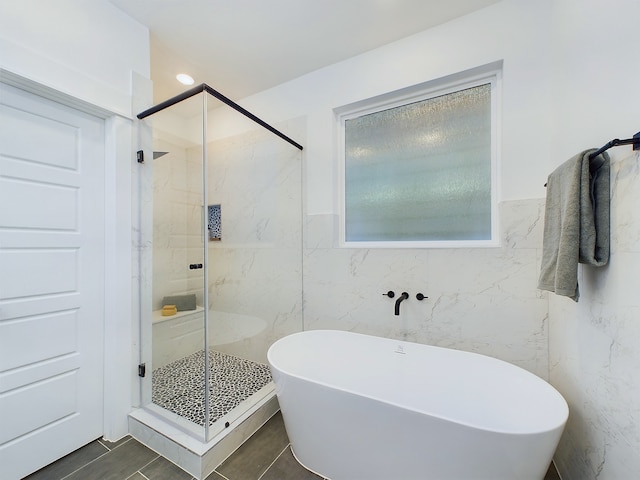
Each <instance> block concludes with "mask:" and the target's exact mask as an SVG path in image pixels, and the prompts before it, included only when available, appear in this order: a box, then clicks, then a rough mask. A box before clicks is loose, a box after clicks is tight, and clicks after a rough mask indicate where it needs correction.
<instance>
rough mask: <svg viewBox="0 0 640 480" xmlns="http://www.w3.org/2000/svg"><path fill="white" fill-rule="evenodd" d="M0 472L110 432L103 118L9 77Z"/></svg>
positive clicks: (3, 134)
mask: <svg viewBox="0 0 640 480" xmlns="http://www.w3.org/2000/svg"><path fill="white" fill-rule="evenodd" d="M0 206H1V207H0V478H2V479H17V478H21V477H23V476H25V475H27V474H29V473H31V472H33V471H35V470H37V469H39V468H41V467H43V466H45V465H47V464H48V463H50V462H52V461H54V460H56V459H58V458H60V457H62V456H64V455H66V454H68V453H70V452H72V451H73V450H75V449H77V448H79V447H81V446H82V445H84V444H86V443H88V442H90V441H91V440H94V439H95V438H97V437H100V436H101V435H102V428H103V386H102V383H103V338H102V330H103V327H104V218H105V217H104V121H103V120H101V119H99V118H96V117H93V116H91V115H88V114H85V113H82V112H79V111H76V110H74V109H72V108H69V107H66V106H63V105H60V104H58V103H55V102H52V101H49V100H46V99H43V98H41V97H38V96H36V95H32V94H29V93H26V92H24V91H22V90H19V89H16V88H13V87H10V86H7V85H5V84H2V83H0Z"/></svg>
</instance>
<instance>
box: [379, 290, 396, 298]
mask: <svg viewBox="0 0 640 480" xmlns="http://www.w3.org/2000/svg"><path fill="white" fill-rule="evenodd" d="M382 295H386V296H387V297H389V298H393V297H395V296H396V294H395V293H393V290H389V291H388V292H387V293H383V294H382Z"/></svg>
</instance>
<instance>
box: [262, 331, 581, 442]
mask: <svg viewBox="0 0 640 480" xmlns="http://www.w3.org/2000/svg"><path fill="white" fill-rule="evenodd" d="M313 332H329V333H332V332H334V333H335V332H337V333H339V334H347V335H356V336H362V337H373V338H378V339H384V340H388V341H390V342H400V343H406V344H413V345H419V346H421V347H425V348H431V349H435V350H447V351H454V352H459V353H461V354H463V355H467V356H478V357H484V358H488V359H490V360H491V361H496V362H498V363H499V364H505V365H507V366H508V368H515V369H518V370H519V371H521V372H523V374H524V375H526V376H530V377H531V378H532V379H533V381H535V382H537V383H540V382H541V385H542V386H543V387H544V388H545V389H547V390H548V391H549V392H550V393H551V395H553V396H554V397H555V398H556V399H557V400H558V407H559V408H561V409H562V412H558V413H557V416H558V417H559V420H560V418H562V419H563V420H562V421H559V422H558V423H557V424H556V425H553V426H549V427H548V428H541V429H527V430H526V431H523V430H507V429H500V428H490V427H488V426H486V425H481V424H474V423H472V422H469V421H463V420H460V419H458V418H453V417H452V416H448V415H444V414H441V413H435V412H433V411H428V410H426V409H419V408H415V407H413V406H411V405H407V404H402V403H399V402H395V401H391V400H389V399H385V398H380V397H379V396H375V395H365V394H363V393H362V392H358V391H356V390H354V389H349V388H344V387H340V386H337V385H335V384H330V383H327V382H325V381H320V380H317V379H312V378H309V377H308V376H304V375H300V374H297V373H292V372H289V371H286V370H282V369H281V368H279V367H278V366H277V365H275V364H274V363H273V361H272V349H274V347H275V346H276V345H277V344H278V343H280V342H283V341H284V340H285V339H287V338H289V337H295V336H301V335H304V334H312V333H313ZM283 343H284V342H283ZM267 363H268V365H269V367H270V368H271V369H272V377H273V381H274V383H275V385H276V392H278V384H277V382H276V375H275V374H274V372H273V370H274V369H275V370H277V372H279V373H282V374H283V375H287V376H289V377H292V378H296V379H298V380H300V381H304V382H310V383H314V384H317V385H321V386H323V387H325V388H329V389H335V390H339V391H341V392H344V393H348V394H351V395H356V396H360V397H365V398H367V399H369V400H372V401H376V402H381V403H384V404H386V405H390V406H393V407H396V408H401V409H405V410H409V411H412V412H415V413H418V414H421V415H429V416H432V417H434V418H438V419H440V420H443V421H446V422H452V423H456V424H459V425H462V426H465V427H467V428H472V429H476V430H479V431H483V432H492V433H496V434H504V435H544V434H547V433H551V432H554V431H556V430H558V429H559V430H560V431H562V430H563V429H564V427H565V425H566V423H567V421H568V418H569V406H568V404H567V401H566V400H565V398H564V397H563V396H562V394H561V393H560V392H559V391H558V390H557V389H556V388H555V387H554V386H553V385H551V384H550V383H549V382H547V381H546V380H544V379H542V378H540V377H539V376H537V375H536V374H534V373H532V372H530V371H528V370H526V369H524V368H522V367H519V366H518V365H514V364H512V363H510V362H507V361H505V360H501V359H499V358H496V357H492V356H490V355H485V354H482V353H476V352H469V351H466V350H459V349H454V348H447V347H439V346H436V345H428V344H422V343H417V342H408V341H406V340H396V339H390V338H388V337H379V336H376V335H369V334H363V333H357V332H350V331H348V330H336V329H314V330H303V331H300V332H296V333H292V334H289V335H287V336H285V337H282V338H280V339H278V340H276V341H275V342H273V344H271V346H270V347H269V349H268V350H267Z"/></svg>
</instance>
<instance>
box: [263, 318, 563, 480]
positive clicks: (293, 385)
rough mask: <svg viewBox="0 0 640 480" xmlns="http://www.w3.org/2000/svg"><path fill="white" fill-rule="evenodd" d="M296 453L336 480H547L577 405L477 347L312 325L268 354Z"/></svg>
mask: <svg viewBox="0 0 640 480" xmlns="http://www.w3.org/2000/svg"><path fill="white" fill-rule="evenodd" d="M268 360H269V365H270V367H271V372H272V375H273V379H274V381H275V385H276V394H277V396H278V400H279V402H280V408H281V410H282V416H283V418H284V423H285V427H286V430H287V433H288V435H289V439H290V441H291V447H292V450H293V453H294V455H295V457H296V458H297V460H298V461H299V462H300V463H301V464H302V465H303V466H304V467H306V468H307V469H309V470H311V471H313V472H316V473H317V474H319V475H321V476H323V477H326V478H329V479H331V480H375V479H379V480H390V479H393V480H425V479H438V480H445V479H449V480H472V479H473V480H475V479H486V480H500V479H503V480H517V479H526V480H541V479H543V478H544V475H545V473H546V471H547V468H548V467H549V464H550V462H551V459H552V456H553V453H554V451H555V449H556V447H557V445H558V441H559V439H560V435H561V434H562V430H563V429H564V425H565V423H566V421H567V417H568V414H569V410H568V407H567V403H566V402H565V400H564V398H562V396H561V395H560V394H559V393H558V392H557V391H556V390H555V389H554V388H553V387H552V386H551V385H549V384H548V383H546V382H545V381H543V380H542V379H540V378H539V377H537V376H535V375H533V374H532V373H529V372H528V371H526V370H524V369H522V368H519V367H516V366H515V365H512V364H509V363H506V362H503V361H501V360H497V359H495V358H491V357H487V356H484V355H479V354H475V353H469V352H463V351H458V350H451V349H446V348H439V347H433V346H428V345H421V344H416V343H410V342H402V341H397V340H390V339H386V338H379V337H372V336H368V335H361V334H356V333H350V332H344V331H333V330H315V331H313V330H312V331H306V332H302V333H296V334H293V335H289V336H287V337H285V338H282V339H280V340H278V341H277V342H275V343H274V344H273V345H272V346H271V348H270V349H269V352H268Z"/></svg>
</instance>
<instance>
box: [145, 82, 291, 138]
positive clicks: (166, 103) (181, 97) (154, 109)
mask: <svg viewBox="0 0 640 480" xmlns="http://www.w3.org/2000/svg"><path fill="white" fill-rule="evenodd" d="M201 92H207V93H208V94H209V95H211V96H213V97H215V98H217V99H218V100H220V101H221V102H223V103H226V104H227V105H229V106H230V107H231V108H233V109H234V110H236V111H237V112H239V113H241V114H242V115H244V116H245V117H247V118H249V119H251V120H253V121H254V122H256V123H257V124H258V125H260V126H262V127H264V128H266V129H267V130H269V131H270V132H272V133H275V134H276V135H277V136H279V137H280V138H282V139H283V140H285V141H287V142H288V143H290V144H291V145H293V146H294V147H296V148H298V149H300V150H302V149H303V147H302V145H300V144H299V143H298V142H296V141H295V140H292V139H291V138H289V137H288V136H286V135H285V134H284V133H282V132H281V131H279V130H278V129H276V128H274V127H272V126H271V125H269V124H268V123H267V122H265V121H264V120H262V119H260V118H258V117H256V116H255V115H254V114H253V113H251V112H250V111H249V110H247V109H245V108H243V107H241V106H240V105H238V104H237V103H236V102H234V101H233V100H231V99H230V98H229V97H226V96H224V95H223V94H221V93H220V92H218V91H217V90H214V89H213V88H211V87H210V86H209V85H207V84H206V83H203V84H201V85H198V86H197V87H193V88H191V89H189V90H187V91H186V92H183V93H181V94H180V95H176V96H175V97H172V98H170V99H168V100H165V101H164V102H161V103H159V104H158V105H156V106H154V107H151V108H149V109H147V110H145V111H144V112H141V113H139V114H138V115H136V116H137V117H138V118H139V119H140V120H142V119H143V118H146V117H149V116H151V115H153V114H154V113H158V112H159V111H161V110H164V109H165V108H169V107H171V106H172V105H175V104H176V103H180V102H182V101H183V100H186V99H187V98H191V97H193V96H194V95H197V94H199V93H201Z"/></svg>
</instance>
